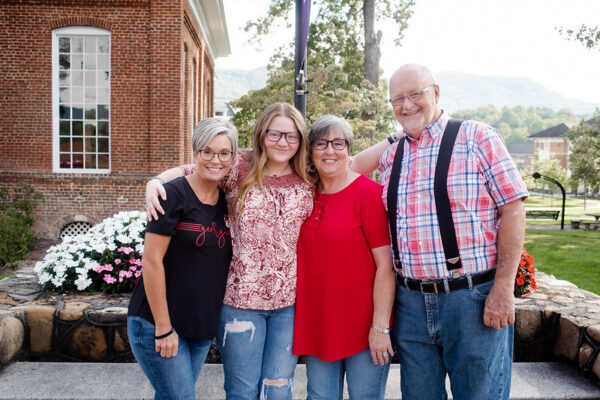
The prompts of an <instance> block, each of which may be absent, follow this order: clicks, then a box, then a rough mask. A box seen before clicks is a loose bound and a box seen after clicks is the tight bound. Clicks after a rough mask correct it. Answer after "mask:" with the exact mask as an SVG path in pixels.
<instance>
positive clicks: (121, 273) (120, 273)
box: [119, 270, 126, 278]
mask: <svg viewBox="0 0 600 400" xmlns="http://www.w3.org/2000/svg"><path fill="white" fill-rule="evenodd" d="M125 274H126V271H123V270H121V271H119V278H123V277H124V276H125Z"/></svg>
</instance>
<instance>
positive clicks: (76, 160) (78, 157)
mask: <svg viewBox="0 0 600 400" xmlns="http://www.w3.org/2000/svg"><path fill="white" fill-rule="evenodd" d="M73 168H83V154H73Z"/></svg>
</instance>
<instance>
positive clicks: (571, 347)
mask: <svg viewBox="0 0 600 400" xmlns="http://www.w3.org/2000/svg"><path fill="white" fill-rule="evenodd" d="M559 331H560V334H559V337H558V340H557V341H556V343H554V346H553V348H552V351H553V352H554V354H555V355H556V356H558V357H561V358H566V359H568V360H571V361H574V360H575V358H576V357H577V350H578V346H579V337H580V335H581V332H580V331H581V328H580V327H579V326H577V324H576V323H575V322H574V321H573V320H572V319H571V318H569V317H561V318H560V328H559Z"/></svg>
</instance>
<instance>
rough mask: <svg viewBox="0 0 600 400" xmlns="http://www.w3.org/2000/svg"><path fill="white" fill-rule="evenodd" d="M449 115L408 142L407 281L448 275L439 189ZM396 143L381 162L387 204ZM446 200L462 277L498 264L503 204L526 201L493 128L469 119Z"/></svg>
mask: <svg viewBox="0 0 600 400" xmlns="http://www.w3.org/2000/svg"><path fill="white" fill-rule="evenodd" d="M449 119H450V117H449V116H448V114H446V113H445V112H443V113H442V115H441V116H440V118H439V119H438V120H437V121H435V122H434V123H433V124H431V125H430V126H428V127H427V128H426V129H425V130H424V131H423V133H422V134H421V136H420V137H419V139H418V140H415V139H412V138H410V137H409V136H406V140H405V143H404V159H403V160H402V171H401V175H400V182H399V186H398V212H397V230H398V249H399V250H400V258H401V260H402V272H403V274H404V276H406V277H409V278H414V279H436V278H444V277H449V276H451V273H450V272H448V270H447V267H446V263H445V256H444V248H443V245H442V238H441V235H440V230H439V225H438V220H437V214H436V206H435V196H434V190H433V184H434V176H435V166H436V163H437V155H438V152H439V149H440V143H441V141H442V136H443V133H444V129H445V128H446V124H447V123H448V121H449ZM397 148H398V143H396V144H394V145H392V146H390V147H388V149H387V150H386V151H385V152H384V153H383V155H382V156H381V159H380V164H379V169H380V173H381V183H382V184H383V202H384V204H386V207H387V190H388V183H389V178H390V173H391V169H392V164H393V162H394V156H395V155H396V150H397ZM447 183H448V197H449V199H450V206H451V208H452V217H453V219H454V229H455V231H456V237H457V240H458V248H459V252H460V258H461V261H462V268H461V269H460V270H459V272H460V273H461V274H466V273H471V274H472V273H476V272H480V271H485V270H487V269H490V268H494V267H495V266H496V260H497V243H496V242H497V240H496V237H497V234H498V212H497V211H498V210H497V208H498V207H499V206H502V205H504V204H507V203H510V202H512V201H515V200H519V199H524V198H526V197H527V196H528V192H527V188H526V187H525V184H524V182H523V180H522V179H521V177H520V176H519V172H518V171H517V168H516V167H515V165H514V163H513V161H512V159H511V157H510V155H509V154H508V151H507V150H506V147H505V146H504V142H503V141H502V138H501V137H500V135H499V134H498V132H496V130H495V129H494V128H491V127H490V126H487V125H485V124H482V123H479V122H475V121H464V122H463V124H462V125H461V127H460V130H459V131H458V136H457V138H456V142H455V144H454V150H453V152H452V159H451V160H450V167H449V169H448V181H447Z"/></svg>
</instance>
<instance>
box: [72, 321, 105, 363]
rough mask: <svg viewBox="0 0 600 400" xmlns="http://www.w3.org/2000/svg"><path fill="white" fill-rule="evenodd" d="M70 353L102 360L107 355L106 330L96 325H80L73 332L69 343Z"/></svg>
mask: <svg viewBox="0 0 600 400" xmlns="http://www.w3.org/2000/svg"><path fill="white" fill-rule="evenodd" d="M69 354H71V355H73V356H75V357H82V358H84V359H87V360H93V361H100V360H102V359H103V358H104V356H105V355H106V338H105V336H104V331H103V330H102V329H100V328H98V327H96V326H92V325H88V324H83V325H80V326H79V327H77V329H75V332H73V336H72V338H71V342H70V343H69Z"/></svg>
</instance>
